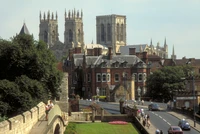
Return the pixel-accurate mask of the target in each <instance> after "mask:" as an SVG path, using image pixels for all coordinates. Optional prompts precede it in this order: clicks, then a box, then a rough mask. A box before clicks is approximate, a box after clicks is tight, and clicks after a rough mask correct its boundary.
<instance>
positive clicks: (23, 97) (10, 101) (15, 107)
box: [0, 34, 63, 116]
mask: <svg viewBox="0 0 200 134" xmlns="http://www.w3.org/2000/svg"><path fill="white" fill-rule="evenodd" d="M0 62H1V66H0V109H1V110H0V115H2V116H4V115H8V116H14V115H16V114H19V113H21V112H24V111H26V110H28V109H30V108H32V107H34V106H35V105H36V104H38V103H39V102H40V101H47V99H54V98H55V97H58V93H59V92H60V88H59V87H60V84H61V81H62V76H63V75H62V72H60V71H59V70H57V69H56V59H55V56H54V55H53V53H52V52H51V51H50V50H49V49H48V48H47V45H46V44H45V43H44V42H42V41H39V42H38V41H35V40H34V39H33V37H32V36H30V35H25V34H24V35H17V36H16V37H13V38H12V39H11V40H9V41H8V40H2V39H1V40H0Z"/></svg>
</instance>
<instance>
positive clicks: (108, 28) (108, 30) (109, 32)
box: [107, 23, 111, 41]
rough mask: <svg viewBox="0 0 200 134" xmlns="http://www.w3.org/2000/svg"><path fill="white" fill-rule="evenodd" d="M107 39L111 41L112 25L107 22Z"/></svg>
mask: <svg viewBox="0 0 200 134" xmlns="http://www.w3.org/2000/svg"><path fill="white" fill-rule="evenodd" d="M107 40H108V41H111V25H110V23H108V24H107Z"/></svg>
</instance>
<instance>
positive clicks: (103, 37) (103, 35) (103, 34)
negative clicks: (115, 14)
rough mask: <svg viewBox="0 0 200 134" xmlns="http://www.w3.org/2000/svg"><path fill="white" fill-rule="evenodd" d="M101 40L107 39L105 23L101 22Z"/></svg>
mask: <svg viewBox="0 0 200 134" xmlns="http://www.w3.org/2000/svg"><path fill="white" fill-rule="evenodd" d="M101 41H105V30H104V24H101Z"/></svg>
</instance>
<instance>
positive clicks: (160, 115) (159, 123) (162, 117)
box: [80, 100, 199, 134]
mask: <svg viewBox="0 0 200 134" xmlns="http://www.w3.org/2000/svg"><path fill="white" fill-rule="evenodd" d="M91 103H92V102H91V101H84V100H81V101H80V104H81V105H83V106H88V105H90V104H91ZM97 103H98V104H99V105H101V107H103V108H104V109H105V110H106V111H108V112H109V113H111V114H120V111H119V103H115V102H113V103H112V102H97ZM148 104H149V102H145V105H143V106H141V105H137V106H138V108H143V109H144V111H145V113H146V114H149V115H150V121H151V123H152V124H153V125H154V126H155V127H156V128H159V129H161V130H163V132H164V134H167V130H168V129H169V127H170V125H177V124H178V121H179V119H177V118H176V117H174V116H172V115H171V114H169V113H168V112H167V111H166V107H167V106H166V104H164V103H163V104H159V106H160V107H161V108H163V110H162V111H149V110H148V109H147V106H148ZM191 125H193V124H191ZM184 134H199V132H198V131H196V130H195V129H193V128H191V130H190V131H184Z"/></svg>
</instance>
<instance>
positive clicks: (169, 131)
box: [168, 126, 183, 134]
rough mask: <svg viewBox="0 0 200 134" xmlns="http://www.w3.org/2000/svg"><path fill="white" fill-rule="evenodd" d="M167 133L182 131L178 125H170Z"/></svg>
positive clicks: (181, 132)
mask: <svg viewBox="0 0 200 134" xmlns="http://www.w3.org/2000/svg"><path fill="white" fill-rule="evenodd" d="M168 134H183V131H182V129H181V128H180V127H179V126H170V127H169V129H168Z"/></svg>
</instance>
